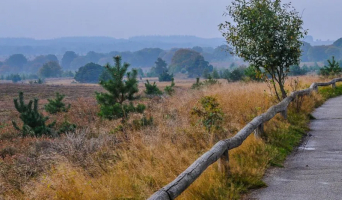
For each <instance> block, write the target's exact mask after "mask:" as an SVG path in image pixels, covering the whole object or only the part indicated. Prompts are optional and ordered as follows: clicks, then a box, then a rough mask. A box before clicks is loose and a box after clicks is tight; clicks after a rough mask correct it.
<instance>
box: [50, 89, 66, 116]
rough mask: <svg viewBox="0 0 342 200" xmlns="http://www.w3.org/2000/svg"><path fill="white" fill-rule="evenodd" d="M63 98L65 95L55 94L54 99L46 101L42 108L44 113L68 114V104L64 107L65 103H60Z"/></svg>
mask: <svg viewBox="0 0 342 200" xmlns="http://www.w3.org/2000/svg"><path fill="white" fill-rule="evenodd" d="M64 97H65V95H62V94H59V93H58V92H57V93H56V98H55V99H48V101H49V103H48V104H46V105H45V106H44V107H45V110H46V112H48V113H50V114H55V113H58V112H68V110H69V109H70V104H69V105H68V106H67V107H65V103H63V102H62V101H63V99H64Z"/></svg>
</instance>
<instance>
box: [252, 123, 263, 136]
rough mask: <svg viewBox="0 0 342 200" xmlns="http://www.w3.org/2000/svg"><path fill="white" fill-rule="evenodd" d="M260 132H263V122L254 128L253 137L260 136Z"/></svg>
mask: <svg viewBox="0 0 342 200" xmlns="http://www.w3.org/2000/svg"><path fill="white" fill-rule="evenodd" d="M262 134H264V124H260V125H259V126H258V128H256V129H255V130H254V137H255V138H261V137H262Z"/></svg>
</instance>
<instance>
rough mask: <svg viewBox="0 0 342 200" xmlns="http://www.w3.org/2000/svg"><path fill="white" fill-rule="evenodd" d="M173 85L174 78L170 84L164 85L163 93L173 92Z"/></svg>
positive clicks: (169, 93)
mask: <svg viewBox="0 0 342 200" xmlns="http://www.w3.org/2000/svg"><path fill="white" fill-rule="evenodd" d="M174 86H175V82H174V79H173V78H172V80H171V85H170V86H166V87H165V88H164V91H165V93H166V94H168V95H172V94H173V93H174V92H175V89H173V87H174Z"/></svg>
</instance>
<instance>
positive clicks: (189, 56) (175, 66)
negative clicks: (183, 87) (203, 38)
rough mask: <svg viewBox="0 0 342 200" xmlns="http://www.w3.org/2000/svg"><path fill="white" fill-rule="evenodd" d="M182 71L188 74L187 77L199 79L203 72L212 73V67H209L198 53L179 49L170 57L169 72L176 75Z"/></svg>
mask: <svg viewBox="0 0 342 200" xmlns="http://www.w3.org/2000/svg"><path fill="white" fill-rule="evenodd" d="M182 69H184V70H186V71H187V72H188V76H189V77H200V76H202V75H203V72H204V71H208V72H212V71H213V66H211V65H209V63H208V62H207V61H205V60H204V57H203V56H202V55H201V54H199V53H198V52H196V51H193V50H190V49H179V50H178V51H176V53H175V55H174V56H173V57H172V61H171V65H170V71H171V72H173V73H178V72H180V71H181V70H182Z"/></svg>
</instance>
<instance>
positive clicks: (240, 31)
mask: <svg viewBox="0 0 342 200" xmlns="http://www.w3.org/2000/svg"><path fill="white" fill-rule="evenodd" d="M227 11H228V12H227V15H229V16H230V17H231V18H232V19H233V22H228V21H226V22H225V23H222V24H220V30H221V31H222V35H223V36H224V37H225V38H226V40H227V43H228V45H229V46H231V47H232V52H233V53H235V54H237V55H238V56H240V57H241V58H243V59H244V60H245V61H248V62H249V63H250V64H252V65H253V66H255V67H256V68H257V69H260V68H263V69H264V70H265V72H266V73H267V74H269V76H270V77H271V79H272V81H271V82H272V83H273V87H274V90H275V92H276V95H277V98H278V100H281V99H282V98H285V97H286V96H287V94H286V91H285V89H284V84H285V79H286V77H287V73H288V71H289V68H290V66H291V65H295V64H298V63H299V58H300V55H301V50H300V48H301V46H302V44H303V43H302V41H301V40H300V39H301V38H303V37H304V35H306V33H307V31H306V30H303V28H302V25H303V21H302V19H301V17H300V16H299V14H298V12H297V11H296V10H295V9H294V8H293V7H292V6H291V5H290V4H282V3H281V0H249V1H248V0H234V1H233V2H232V4H231V5H230V6H228V7H227ZM265 77H266V76H265ZM276 83H277V84H276ZM277 85H278V86H279V88H278V87H277ZM279 90H280V91H279Z"/></svg>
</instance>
